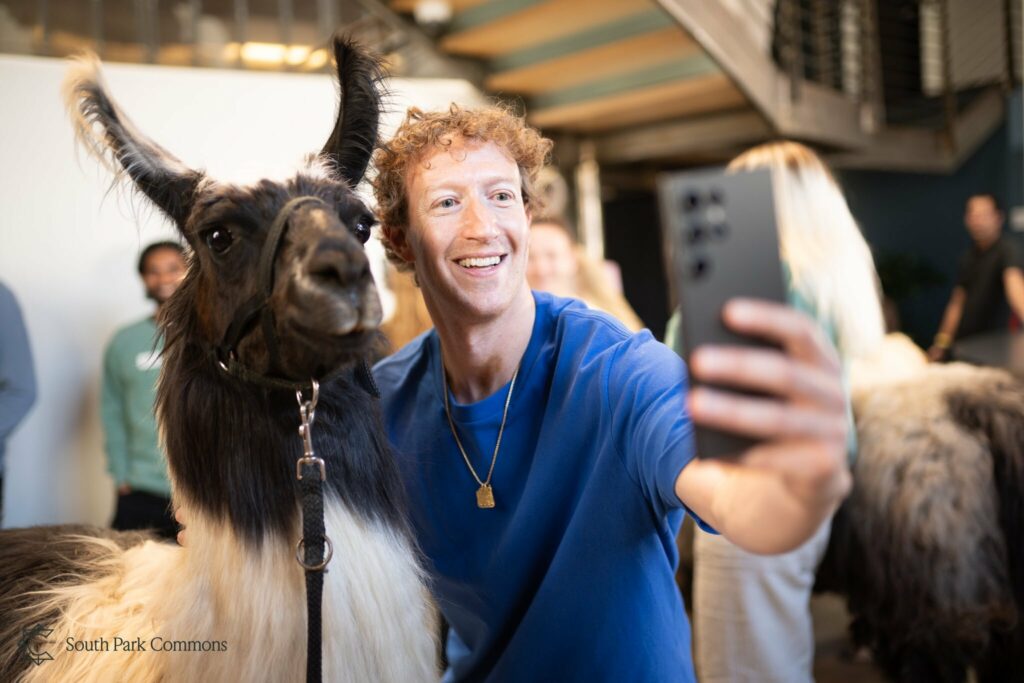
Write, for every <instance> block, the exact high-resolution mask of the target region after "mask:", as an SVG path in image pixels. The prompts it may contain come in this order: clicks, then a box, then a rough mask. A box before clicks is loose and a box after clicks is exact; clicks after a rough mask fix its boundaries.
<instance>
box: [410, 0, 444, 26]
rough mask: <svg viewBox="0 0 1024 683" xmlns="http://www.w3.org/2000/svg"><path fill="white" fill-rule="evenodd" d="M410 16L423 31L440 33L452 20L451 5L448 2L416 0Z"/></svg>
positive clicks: (442, 0) (441, 0)
mask: <svg viewBox="0 0 1024 683" xmlns="http://www.w3.org/2000/svg"><path fill="white" fill-rule="evenodd" d="M412 16H413V18H414V19H415V20H416V23H417V24H419V25H420V26H422V27H423V28H424V29H426V30H428V31H440V30H441V29H442V28H444V27H445V26H447V25H448V22H450V21H451V20H452V3H451V2H449V1H448V0H416V4H415V5H413V8H412Z"/></svg>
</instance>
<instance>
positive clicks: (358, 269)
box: [306, 239, 370, 289]
mask: <svg viewBox="0 0 1024 683" xmlns="http://www.w3.org/2000/svg"><path fill="white" fill-rule="evenodd" d="M306 272H307V273H308V274H309V276H310V278H312V279H313V280H314V281H315V282H317V283H318V284H320V285H323V286H326V287H332V288H333V287H338V288H342V289H348V288H350V287H353V286H355V285H359V284H362V283H363V282H364V281H366V280H367V279H368V278H369V277H370V262H369V261H368V260H367V258H366V254H365V253H363V250H362V249H359V248H356V247H353V246H350V245H348V244H345V243H344V242H343V241H342V240H337V239H325V240H321V241H320V243H319V244H317V246H316V248H315V249H313V252H312V253H311V254H310V256H309V259H308V260H307V262H306Z"/></svg>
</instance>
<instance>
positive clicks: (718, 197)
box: [708, 188, 724, 206]
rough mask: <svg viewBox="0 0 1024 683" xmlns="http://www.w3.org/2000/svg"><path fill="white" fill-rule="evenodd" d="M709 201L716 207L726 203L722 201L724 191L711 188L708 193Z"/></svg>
mask: <svg viewBox="0 0 1024 683" xmlns="http://www.w3.org/2000/svg"><path fill="white" fill-rule="evenodd" d="M708 201H709V202H710V203H712V204H714V205H715V206H721V205H722V204H723V203H724V202H723V201H722V191H721V190H719V189H717V188H711V191H710V192H708Z"/></svg>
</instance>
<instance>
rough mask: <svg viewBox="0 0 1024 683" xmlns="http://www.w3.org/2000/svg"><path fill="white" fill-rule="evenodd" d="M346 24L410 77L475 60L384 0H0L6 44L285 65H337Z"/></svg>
mask: <svg viewBox="0 0 1024 683" xmlns="http://www.w3.org/2000/svg"><path fill="white" fill-rule="evenodd" d="M337 31H341V32H344V33H348V34H352V35H356V36H357V37H358V38H359V40H360V42H362V43H363V44H364V45H367V46H368V47H370V48H371V49H373V50H375V51H376V52H378V53H379V54H382V55H384V56H385V58H386V62H387V64H388V68H389V71H391V73H393V74H395V75H403V76H462V77H466V78H469V79H470V80H474V81H476V82H479V81H480V80H482V74H480V73H478V71H477V70H474V69H473V68H472V66H471V65H468V64H466V63H463V62H460V61H459V60H453V59H450V58H448V57H446V56H443V55H441V54H440V53H439V52H437V51H436V50H435V49H434V46H433V44H432V42H431V41H430V39H429V38H428V37H427V36H426V35H424V34H423V33H422V31H420V30H419V28H418V27H417V26H415V25H414V24H411V23H410V22H408V21H407V20H406V19H404V18H402V17H401V16H399V15H398V14H396V13H395V12H393V11H391V10H390V9H389V8H388V7H387V5H386V4H385V3H383V2H380V1H379V0H355V1H353V0H0V52H5V53H13V54H32V55H40V56H52V57H64V56H68V55H71V54H74V53H77V52H80V51H82V50H84V49H90V50H92V51H94V52H96V53H98V54H99V56H100V57H101V58H102V59H104V60H105V61H112V62H130V63H152V64H164V65H174V66H197V67H220V68H239V69H259V70H276V71H300V72H301V71H319V70H323V69H326V68H328V65H329V63H330V55H329V54H328V52H327V47H328V41H329V39H330V37H331V35H332V34H334V33H335V32H337Z"/></svg>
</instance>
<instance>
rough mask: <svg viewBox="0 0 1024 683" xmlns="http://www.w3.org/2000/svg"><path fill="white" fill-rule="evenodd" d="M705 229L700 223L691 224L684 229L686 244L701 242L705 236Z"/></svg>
mask: <svg viewBox="0 0 1024 683" xmlns="http://www.w3.org/2000/svg"><path fill="white" fill-rule="evenodd" d="M707 234H708V232H707V229H706V228H704V227H703V226H701V225H692V226H690V228H689V229H688V230H687V231H686V242H687V244H690V245H694V244H699V243H701V242H703V241H704V240H705V239H706V238H707Z"/></svg>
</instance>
